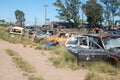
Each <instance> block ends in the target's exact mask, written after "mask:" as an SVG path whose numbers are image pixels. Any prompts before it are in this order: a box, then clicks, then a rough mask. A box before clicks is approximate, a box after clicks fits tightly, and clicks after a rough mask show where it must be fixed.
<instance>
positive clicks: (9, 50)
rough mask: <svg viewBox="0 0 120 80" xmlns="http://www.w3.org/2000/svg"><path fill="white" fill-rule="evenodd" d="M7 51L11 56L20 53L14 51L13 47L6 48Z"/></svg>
mask: <svg viewBox="0 0 120 80" xmlns="http://www.w3.org/2000/svg"><path fill="white" fill-rule="evenodd" d="M6 52H7V53H8V54H9V55H10V56H18V54H17V53H16V52H14V51H13V50H11V49H6Z"/></svg>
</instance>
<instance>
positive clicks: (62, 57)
mask: <svg viewBox="0 0 120 80" xmlns="http://www.w3.org/2000/svg"><path fill="white" fill-rule="evenodd" d="M53 53H54V55H53V56H52V57H51V58H50V60H51V61H52V63H53V65H54V66H56V67H67V68H71V69H73V70H76V69H78V68H80V66H78V65H77V60H76V58H75V56H73V55H72V54H70V53H68V52H67V50H66V48H65V47H64V46H62V45H59V46H56V47H54V49H53Z"/></svg>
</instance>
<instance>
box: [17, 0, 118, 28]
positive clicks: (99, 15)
mask: <svg viewBox="0 0 120 80" xmlns="http://www.w3.org/2000/svg"><path fill="white" fill-rule="evenodd" d="M53 5H54V6H55V7H56V11H57V12H58V15H56V17H57V18H58V19H59V20H61V21H64V22H67V23H69V24H72V26H74V27H78V26H79V25H81V24H83V23H84V22H83V20H81V19H80V17H82V16H80V9H81V10H82V11H83V12H84V14H85V16H86V21H87V23H88V24H91V25H92V26H95V27H96V26H97V25H99V24H102V23H103V22H104V23H105V24H106V25H108V26H114V25H115V24H117V23H118V22H119V24H120V0H100V1H99V2H98V0H88V1H86V2H85V3H83V2H81V0H56V1H55V2H54V3H53ZM15 16H16V20H17V21H18V22H21V26H22V23H23V22H25V17H24V16H25V14H24V12H23V11H20V10H16V11H15ZM116 16H117V17H119V19H118V20H115V17H116Z"/></svg>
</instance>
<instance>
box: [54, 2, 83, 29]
mask: <svg viewBox="0 0 120 80" xmlns="http://www.w3.org/2000/svg"><path fill="white" fill-rule="evenodd" d="M80 4H81V2H80V1H79V0H65V1H64V2H63V0H57V1H56V2H55V3H54V6H56V7H57V8H58V9H56V10H57V11H58V14H59V15H58V16H56V17H57V18H58V19H60V20H63V21H67V22H68V23H70V24H74V26H75V27H78V25H79V24H80V16H79V8H80Z"/></svg>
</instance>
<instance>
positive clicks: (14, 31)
mask: <svg viewBox="0 0 120 80" xmlns="http://www.w3.org/2000/svg"><path fill="white" fill-rule="evenodd" d="M23 34H24V28H22V27H17V26H15V27H12V28H11V30H10V36H11V37H15V35H23Z"/></svg>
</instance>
